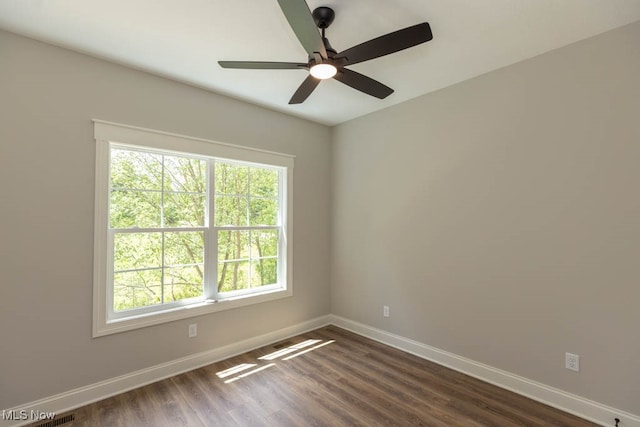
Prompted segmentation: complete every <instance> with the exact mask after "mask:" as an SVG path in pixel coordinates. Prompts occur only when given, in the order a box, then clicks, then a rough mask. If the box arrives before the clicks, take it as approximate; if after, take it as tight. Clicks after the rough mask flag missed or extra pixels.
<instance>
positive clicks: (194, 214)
mask: <svg viewBox="0 0 640 427" xmlns="http://www.w3.org/2000/svg"><path fill="white" fill-rule="evenodd" d="M206 203H207V197H206V196H205V195H204V194H190V193H165V195H164V211H163V213H164V226H165V227H204V213H205V206H206Z"/></svg>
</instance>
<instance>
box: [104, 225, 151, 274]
mask: <svg viewBox="0 0 640 427" xmlns="http://www.w3.org/2000/svg"><path fill="white" fill-rule="evenodd" d="M113 239H114V242H113V269H114V270H115V271H121V270H134V269H139V268H150V267H156V268H159V267H161V266H162V234H161V233H117V234H116V235H115V236H114V237H113Z"/></svg>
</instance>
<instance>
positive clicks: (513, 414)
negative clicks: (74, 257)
mask: <svg viewBox="0 0 640 427" xmlns="http://www.w3.org/2000/svg"><path fill="white" fill-rule="evenodd" d="M73 412H74V413H75V415H76V420H75V421H73V422H71V423H68V424H64V426H65V427H70V426H105V427H111V426H113V427H120V426H127V427H129V426H164V425H170V426H223V427H235V426H250V427H260V426H267V427H273V426H277V427H280V426H285V427H286V426H332V427H333V426H338V427H339V426H367V427H369V426H414V425H415V426H436V427H438V426H442V427H445V426H446V427H449V426H460V427H462V426H464V427H468V426H478V427H479V426H549V425H555V426H571V427H582V426H585V427H586V426H593V425H594V424H592V423H589V422H587V421H585V420H582V419H580V418H577V417H574V416H573V415H570V414H566V413H564V412H562V411H559V410H557V409H554V408H551V407H549V406H546V405H543V404H541V403H538V402H534V401H533V400H530V399H527V398H525V397H523V396H519V395H517V394H514V393H512V392H509V391H507V390H504V389H500V388H498V387H495V386H493V385H490V384H487V383H484V382H482V381H479V380H477V379H474V378H472V377H469V376H467V375H464V374H462V373H459V372H456V371H453V370H450V369H448V368H446V367H443V366H440V365H437V364H435V363H432V362H429V361H426V360H424V359H421V358H419V357H417V356H414V355H411V354H408V353H404V352H402V351H400V350H397V349H395V348H392V347H389V346H386V345H384V344H381V343H379V342H375V341H372V340H369V339H367V338H364V337H362V336H359V335H356V334H353V333H351V332H348V331H346V330H343V329H340V328H337V327H335V326H328V327H325V328H321V329H318V330H315V331H311V332H309V333H305V334H302V335H300V336H297V337H293V338H290V339H288V340H286V341H284V342H281V343H276V344H273V345H270V346H266V347H263V348H260V349H257V350H254V351H251V352H248V353H245V354H242V355H239V356H236V357H233V358H230V359H227V360H224V361H221V362H218V363H214V364H211V365H208V366H205V367H203V368H200V369H196V370H193V371H191V372H187V373H184V374H182V375H178V376H175V377H172V378H168V379H166V380H163V381H159V382H156V383H154V384H150V385H147V386H144V387H141V388H139V389H136V390H131V391H129V392H127V393H123V394H121V395H118V396H114V397H111V398H109V399H105V400H103V401H100V402H97V403H94V404H91V405H87V406H85V407H82V408H78V409H77V410H75V411H73ZM63 415H66V414H61V415H60V416H63Z"/></svg>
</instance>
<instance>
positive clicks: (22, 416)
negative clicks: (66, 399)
mask: <svg viewBox="0 0 640 427" xmlns="http://www.w3.org/2000/svg"><path fill="white" fill-rule="evenodd" d="M55 416H56V413H55V412H42V411H34V410H31V411H27V410H26V409H22V410H20V411H17V410H13V411H2V419H3V420H4V421H26V420H30V421H39V420H52V419H53V418H54V417H55Z"/></svg>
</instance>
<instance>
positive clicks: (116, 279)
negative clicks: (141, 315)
mask: <svg viewBox="0 0 640 427" xmlns="http://www.w3.org/2000/svg"><path fill="white" fill-rule="evenodd" d="M161 280H162V270H161V269H154V270H143V271H132V272H127V273H115V274H114V275H113V309H114V310H115V311H121V310H126V309H129V308H140V307H147V306H150V305H155V304H160V303H161V302H162V282H161Z"/></svg>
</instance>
